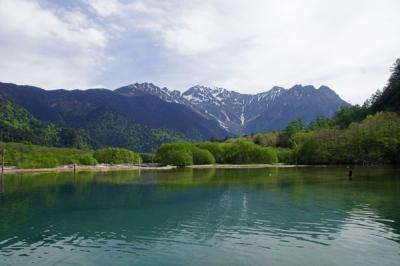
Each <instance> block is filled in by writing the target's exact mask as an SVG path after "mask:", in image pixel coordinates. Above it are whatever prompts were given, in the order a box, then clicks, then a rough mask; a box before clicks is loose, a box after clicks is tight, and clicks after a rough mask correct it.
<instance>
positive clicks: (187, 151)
mask: <svg viewBox="0 0 400 266" xmlns="http://www.w3.org/2000/svg"><path fill="white" fill-rule="evenodd" d="M155 160H156V161H157V162H158V163H161V164H163V165H176V166H187V165H192V164H193V156H192V145H191V144H190V143H186V142H180V143H168V144H163V145H161V147H160V149H158V151H157V153H156V156H155Z"/></svg>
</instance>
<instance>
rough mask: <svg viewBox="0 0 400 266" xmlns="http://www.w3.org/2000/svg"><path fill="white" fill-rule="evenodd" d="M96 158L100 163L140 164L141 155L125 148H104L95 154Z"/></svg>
mask: <svg viewBox="0 0 400 266" xmlns="http://www.w3.org/2000/svg"><path fill="white" fill-rule="evenodd" d="M94 158H95V159H96V160H97V161H98V162H99V163H108V164H122V163H133V164H134V163H140V162H141V158H140V156H139V154H137V153H135V152H133V151H131V150H127V149H124V148H102V149H98V150H96V151H95V152H94Z"/></svg>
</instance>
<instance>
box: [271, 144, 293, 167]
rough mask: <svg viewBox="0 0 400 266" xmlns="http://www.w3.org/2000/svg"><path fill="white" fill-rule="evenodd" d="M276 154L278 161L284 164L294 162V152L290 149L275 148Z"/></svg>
mask: <svg viewBox="0 0 400 266" xmlns="http://www.w3.org/2000/svg"><path fill="white" fill-rule="evenodd" d="M275 152H276V155H277V156H278V162H280V163H286V164H294V163H296V156H295V155H296V154H295V151H294V150H292V149H287V148H286V149H285V148H275Z"/></svg>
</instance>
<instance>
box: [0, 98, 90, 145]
mask: <svg viewBox="0 0 400 266" xmlns="http://www.w3.org/2000/svg"><path fill="white" fill-rule="evenodd" d="M0 141H9V142H28V143H33V144H38V145H44V146H55V147H75V148H86V147H87V143H86V141H85V140H84V138H83V137H82V136H80V135H79V134H78V133H77V132H76V131H75V130H73V129H67V128H59V127H57V126H55V125H53V124H50V123H44V122H42V121H39V120H37V119H36V118H34V117H33V116H32V115H30V114H29V113H28V112H27V111H26V110H25V109H23V108H21V107H19V106H17V105H15V104H13V103H11V102H9V101H5V100H3V99H2V98H1V97H0Z"/></svg>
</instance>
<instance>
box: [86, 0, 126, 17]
mask: <svg viewBox="0 0 400 266" xmlns="http://www.w3.org/2000/svg"><path fill="white" fill-rule="evenodd" d="M87 2H88V4H89V5H90V6H91V7H92V8H93V9H94V10H95V11H96V12H97V13H99V14H100V15H101V16H104V17H108V16H111V15H116V14H120V13H121V12H122V9H123V5H122V4H121V3H120V2H119V1H118V0H88V1H87Z"/></svg>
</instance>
